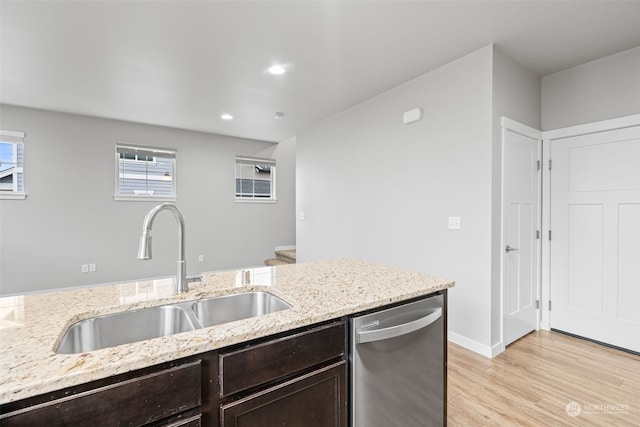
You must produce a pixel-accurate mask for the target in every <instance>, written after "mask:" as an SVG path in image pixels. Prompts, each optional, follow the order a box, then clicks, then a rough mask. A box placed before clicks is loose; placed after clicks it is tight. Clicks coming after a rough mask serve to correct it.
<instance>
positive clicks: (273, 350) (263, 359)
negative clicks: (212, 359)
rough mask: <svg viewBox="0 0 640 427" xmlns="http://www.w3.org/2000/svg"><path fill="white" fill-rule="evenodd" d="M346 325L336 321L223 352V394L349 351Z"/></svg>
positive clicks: (255, 384) (271, 379)
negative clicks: (346, 346) (346, 345)
mask: <svg viewBox="0 0 640 427" xmlns="http://www.w3.org/2000/svg"><path fill="white" fill-rule="evenodd" d="M345 330H346V329H345V325H344V322H335V323H331V324H328V325H323V326H320V327H318V328H315V329H312V330H309V331H304V332H300V333H298V334H295V335H291V336H287V337H284V338H280V339H276V340H273V341H267V342H265V343H261V344H258V345H255V346H251V347H248V348H243V349H240V350H237V351H234V352H230V353H225V354H221V355H220V395H221V396H222V397H224V396H229V395H231V394H233V393H237V392H239V391H242V390H247V389H249V388H251V387H255V386H258V385H260V384H264V383H267V382H270V381H275V380H277V379H279V378H283V377H286V376H287V375H291V374H294V373H296V372H299V371H302V370H304V369H307V368H310V367H313V366H315V365H318V364H320V363H323V362H326V361H329V360H331V359H334V358H337V357H341V356H342V355H344V354H345V339H346V337H345Z"/></svg>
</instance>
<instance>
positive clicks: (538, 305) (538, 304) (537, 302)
mask: <svg viewBox="0 0 640 427" xmlns="http://www.w3.org/2000/svg"><path fill="white" fill-rule="evenodd" d="M538 309H540V300H539V299H537V300H536V310H538Z"/></svg>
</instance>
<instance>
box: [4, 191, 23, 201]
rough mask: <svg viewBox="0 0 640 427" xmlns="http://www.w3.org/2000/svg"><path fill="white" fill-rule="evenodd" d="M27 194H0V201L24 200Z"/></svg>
mask: <svg viewBox="0 0 640 427" xmlns="http://www.w3.org/2000/svg"><path fill="white" fill-rule="evenodd" d="M26 198H27V193H13V192H11V193H6V194H4V192H0V200H25V199H26Z"/></svg>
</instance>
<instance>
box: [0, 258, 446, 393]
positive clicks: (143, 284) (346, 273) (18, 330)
mask: <svg viewBox="0 0 640 427" xmlns="http://www.w3.org/2000/svg"><path fill="white" fill-rule="evenodd" d="M246 271H249V273H244V274H243V272H246ZM246 274H249V275H250V279H251V280H250V281H249V283H246V280H243V279H246ZM173 286H174V279H173V278H165V279H156V280H145V281H136V282H127V283H121V284H115V285H108V286H96V287H91V288H79V289H72V290H66V291H61V292H49V293H43V294H30V295H24V296H13V297H4V298H0V309H2V310H4V312H5V313H6V312H9V313H10V314H9V315H7V316H4V317H3V319H0V322H2V323H0V343H2V346H1V347H2V348H1V349H0V378H2V383H1V384H0V404H5V403H9V402H13V401H17V400H21V399H25V398H28V397H32V396H37V395H40V394H44V393H49V392H52V391H56V390H60V389H63V388H67V387H71V386H74V385H77V384H82V383H87V382H90V381H95V380H98V379H102V378H107V377H109V376H113V375H118V374H122V373H125V372H129V371H132V370H136V369H142V368H145V367H149V366H153V365H157V364H161V363H165V362H169V361H172V360H176V359H181V358H184V357H188V356H193V355H197V354H200V353H205V352H208V351H212V350H216V349H220V348H223V347H227V346H231V345H234V344H239V343H242V342H245V341H250V340H254V339H257V338H263V337H266V336H269V335H273V334H277V333H280V332H286V331H289V330H293V329H297V328H301V327H305V326H309V325H312V324H316V323H320V322H323V321H327V320H331V319H336V318H340V317H342V316H346V315H350V314H354V313H359V312H363V311H367V310H370V309H375V308H377V307H382V306H385V305H388V304H393V303H396V302H399V301H403V300H408V299H412V298H415V297H420V296H424V295H428V294H431V293H434V292H438V291H441V290H444V289H448V288H450V287H452V286H454V282H453V281H451V280H447V279H442V278H439V277H434V276H430V275H427V274H423V273H416V272H411V271H407V270H403V269H399V268H395V267H389V266H384V265H379V264H373V263H368V262H363V261H358V260H353V259H336V260H326V261H317V262H309V263H298V264H289V265H281V266H276V267H259V268H250V269H241V270H235V271H222V272H212V273H205V274H203V279H202V281H201V282H200V283H197V284H192V285H191V287H190V290H189V292H188V293H184V294H180V295H173V293H172V290H173ZM249 291H267V292H270V293H273V294H274V295H276V296H278V297H280V298H282V299H284V300H285V301H287V302H288V303H290V304H291V305H292V306H293V307H292V308H290V309H287V310H283V311H278V312H275V313H271V314H267V315H264V316H259V317H253V318H250V319H244V320H239V321H235V322H230V323H225V324H221V325H216V326H212V327H208V328H203V329H197V330H194V331H191V332H185V333H180V334H175V335H171V336H167V337H161V338H156V339H152V340H146V341H140V342H135V343H131V344H124V345H119V346H115V347H110V348H105V349H101V350H95V351H91V352H86V353H78V354H57V353H55V351H54V349H55V348H56V346H57V343H58V342H59V340H60V338H61V336H62V334H63V333H64V331H65V330H66V328H67V327H68V326H69V325H71V324H72V323H74V322H76V321H79V320H82V319H85V318H90V317H93V316H97V315H103V314H110V313H115V312H121V311H126V310H133V309H138V308H144V307H150V306H156V305H163V304H169V303H174V302H180V301H191V300H194V301H195V300H199V299H202V298H207V297H212V296H219V295H227V294H235V293H242V292H249ZM10 310H13V311H10ZM7 318H8V319H9V320H6V319H7Z"/></svg>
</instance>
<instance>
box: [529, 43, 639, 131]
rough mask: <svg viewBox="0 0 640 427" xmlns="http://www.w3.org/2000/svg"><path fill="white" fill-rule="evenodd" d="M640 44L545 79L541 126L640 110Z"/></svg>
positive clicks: (569, 123) (554, 125) (555, 125)
mask: <svg viewBox="0 0 640 427" xmlns="http://www.w3.org/2000/svg"><path fill="white" fill-rule="evenodd" d="M638 76H640V46H638V47H635V48H633V49H629V50H625V51H622V52H619V53H616V54H614V55H610V56H606V57H604V58H600V59H597V60H595V61H591V62H587V63H586V64H582V65H579V66H577V67H573V68H569V69H567V70H564V71H560V72H557V73H554V74H550V75H547V76H544V77H543V78H542V129H543V130H551V129H558V128H562V127H567V126H573V125H578V124H583V123H590V122H594V121H599V120H606V119H612V118H616V117H623V116H628V115H632V114H638V113H640V77H638Z"/></svg>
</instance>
